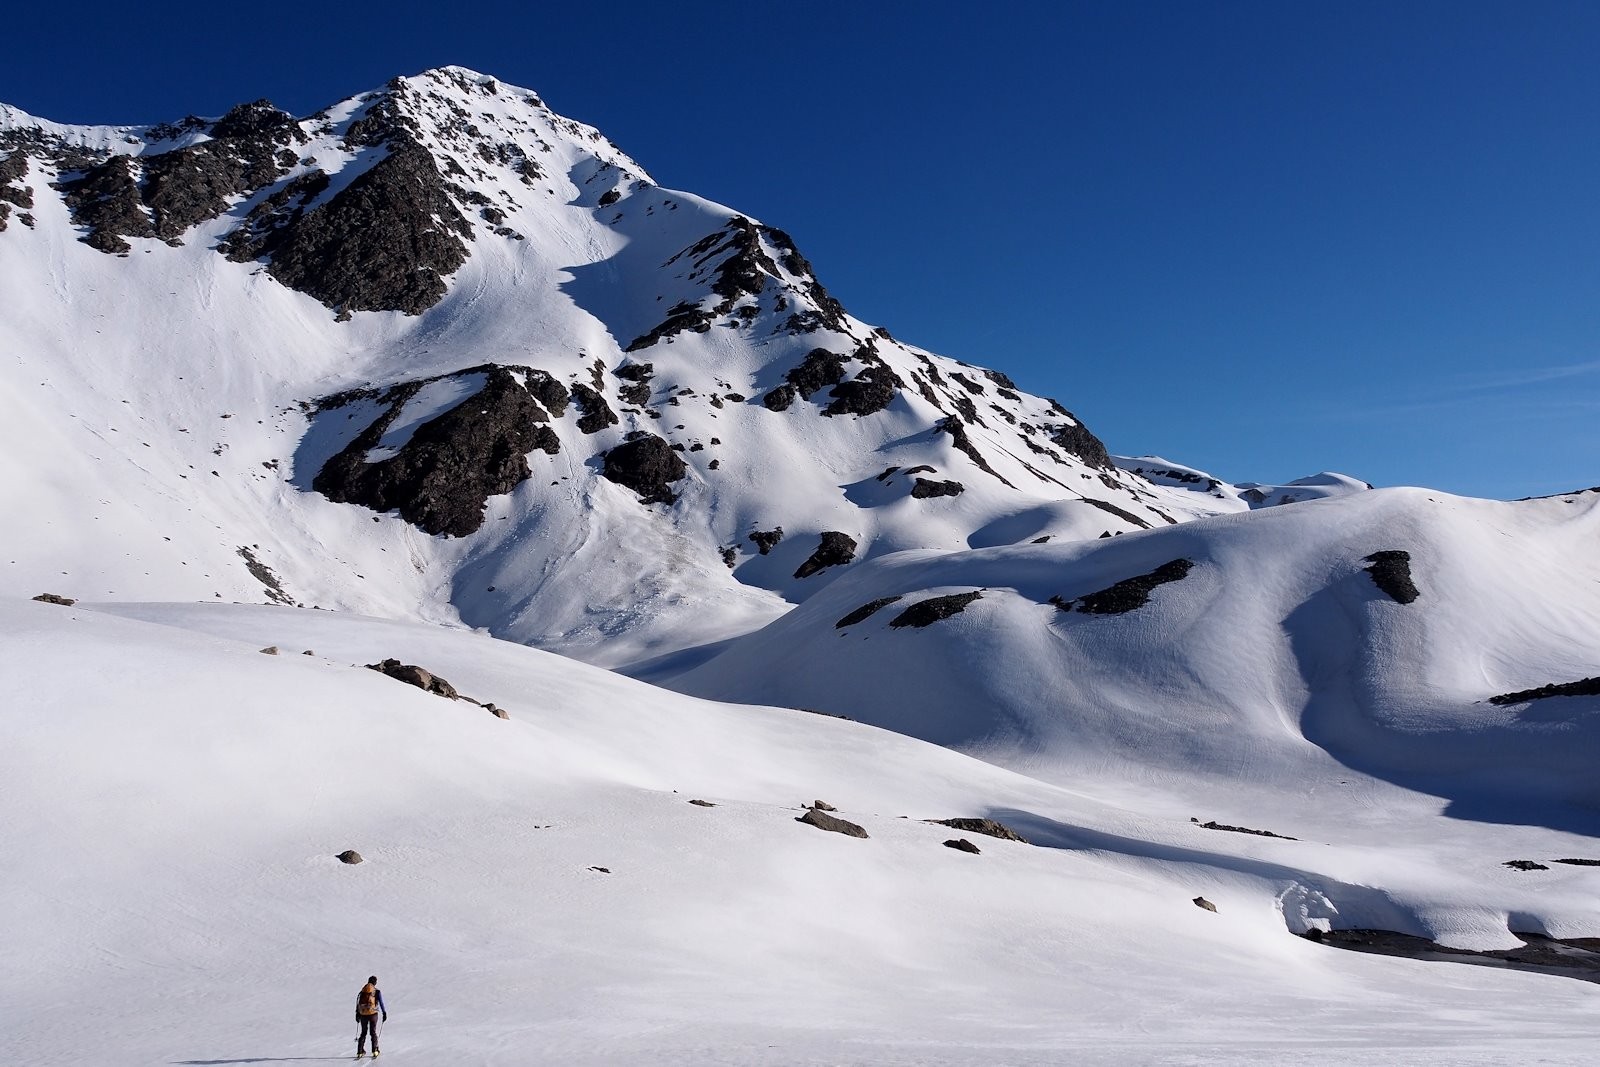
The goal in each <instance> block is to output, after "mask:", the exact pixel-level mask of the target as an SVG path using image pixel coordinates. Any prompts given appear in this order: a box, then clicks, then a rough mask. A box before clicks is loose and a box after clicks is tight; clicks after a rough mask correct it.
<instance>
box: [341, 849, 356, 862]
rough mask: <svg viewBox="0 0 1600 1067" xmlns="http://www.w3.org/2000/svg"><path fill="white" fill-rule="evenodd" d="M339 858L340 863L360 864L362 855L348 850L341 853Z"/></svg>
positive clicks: (353, 850)
mask: <svg viewBox="0 0 1600 1067" xmlns="http://www.w3.org/2000/svg"><path fill="white" fill-rule="evenodd" d="M337 858H338V860H339V862H340V863H351V864H354V863H360V862H361V853H359V852H357V851H356V850H355V849H353V848H347V849H345V850H344V851H343V852H341V853H339V855H338V857H337Z"/></svg>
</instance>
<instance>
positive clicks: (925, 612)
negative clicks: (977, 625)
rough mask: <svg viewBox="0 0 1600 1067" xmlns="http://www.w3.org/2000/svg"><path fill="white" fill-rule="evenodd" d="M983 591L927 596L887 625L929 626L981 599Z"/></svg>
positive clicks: (975, 590)
mask: <svg viewBox="0 0 1600 1067" xmlns="http://www.w3.org/2000/svg"><path fill="white" fill-rule="evenodd" d="M982 598H983V592H982V590H979V589H974V590H973V591H972V592H970V593H951V594H949V595H948V596H936V597H929V598H928V599H927V600H919V601H917V602H916V603H915V604H913V605H911V606H910V607H909V608H907V609H906V610H904V611H902V612H901V613H900V614H898V615H896V616H895V617H894V618H893V619H891V620H889V625H890V626H893V627H897V628H898V627H901V626H918V627H921V626H931V625H933V624H934V623H936V622H938V621H939V620H941V619H948V618H950V616H952V615H959V614H961V613H962V612H963V611H965V610H967V605H968V604H970V603H972V602H973V601H974V600H981V599H982Z"/></svg>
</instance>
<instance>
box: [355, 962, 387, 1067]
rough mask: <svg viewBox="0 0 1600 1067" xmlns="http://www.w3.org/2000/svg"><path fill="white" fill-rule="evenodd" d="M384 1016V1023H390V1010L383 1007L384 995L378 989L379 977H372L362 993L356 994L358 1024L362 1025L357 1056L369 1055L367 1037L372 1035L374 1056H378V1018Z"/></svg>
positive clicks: (357, 1043) (357, 1041)
mask: <svg viewBox="0 0 1600 1067" xmlns="http://www.w3.org/2000/svg"><path fill="white" fill-rule="evenodd" d="M380 1014H381V1015H382V1016H383V1021H384V1022H388V1021H389V1010H388V1009H387V1008H385V1007H384V1006H383V993H382V992H381V991H380V990H379V989H378V976H377V975H372V976H371V977H369V978H368V979H367V984H366V985H364V986H362V987H361V992H359V993H357V994H356V1022H358V1023H360V1024H361V1033H360V1035H359V1036H358V1037H357V1038H356V1055H357V1056H365V1055H366V1054H367V1035H368V1034H371V1035H372V1054H373V1055H374V1056H376V1055H377V1054H378V1016H379V1015H380Z"/></svg>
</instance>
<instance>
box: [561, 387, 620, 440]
mask: <svg viewBox="0 0 1600 1067" xmlns="http://www.w3.org/2000/svg"><path fill="white" fill-rule="evenodd" d="M572 400H573V402H574V403H575V404H577V405H578V410H579V411H581V412H583V414H582V415H581V416H579V418H578V429H579V431H580V432H582V433H598V432H599V431H601V430H603V429H605V428H606V427H607V426H615V425H616V424H617V413H616V412H615V411H612V410H611V405H610V404H608V403H606V398H605V397H604V396H603V395H601V393H600V391H599V390H597V389H592V388H590V387H589V386H587V385H584V384H583V383H582V382H577V383H575V384H574V385H573V387H572Z"/></svg>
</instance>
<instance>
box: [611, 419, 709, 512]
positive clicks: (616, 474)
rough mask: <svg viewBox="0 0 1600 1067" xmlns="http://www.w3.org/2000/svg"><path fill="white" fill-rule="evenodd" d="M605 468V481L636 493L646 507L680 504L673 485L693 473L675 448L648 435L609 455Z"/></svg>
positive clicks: (625, 442)
mask: <svg viewBox="0 0 1600 1067" xmlns="http://www.w3.org/2000/svg"><path fill="white" fill-rule="evenodd" d="M604 464H605V465H604V466H603V467H602V468H601V471H600V473H601V474H602V475H603V476H604V477H606V478H607V479H609V480H611V481H613V482H616V483H617V484H618V485H621V486H625V487H626V488H628V489H632V490H633V491H634V492H635V493H638V494H639V500H640V502H641V503H645V504H673V503H676V502H677V499H678V494H677V493H676V492H675V491H674V490H673V488H672V483H674V482H676V481H678V480H679V479H680V478H682V477H683V476H684V475H685V474H687V473H688V471H689V468H688V467H687V466H685V465H684V462H683V460H681V459H679V458H678V454H677V453H676V452H674V451H673V450H672V446H671V445H669V444H667V442H666V441H664V440H662V439H661V438H659V437H656V436H655V435H654V434H648V433H645V434H640V435H639V436H638V437H635V438H633V439H632V440H631V441H624V442H623V443H622V444H620V445H618V446H617V447H616V448H613V449H612V450H611V451H609V452H607V453H606V454H605V460H604Z"/></svg>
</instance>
